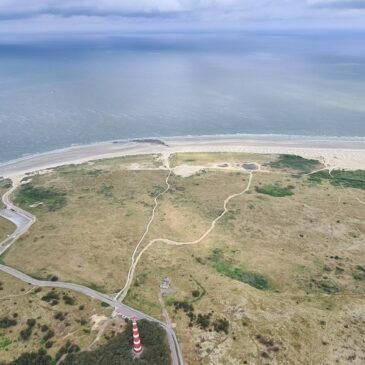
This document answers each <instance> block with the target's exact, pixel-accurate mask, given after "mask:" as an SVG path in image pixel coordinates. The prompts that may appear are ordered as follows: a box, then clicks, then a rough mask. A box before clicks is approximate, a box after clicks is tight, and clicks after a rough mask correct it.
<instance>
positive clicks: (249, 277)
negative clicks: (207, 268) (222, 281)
mask: <svg viewBox="0 0 365 365" xmlns="http://www.w3.org/2000/svg"><path fill="white" fill-rule="evenodd" d="M215 268H216V270H217V271H218V272H220V273H221V274H223V275H225V276H228V277H229V278H231V279H234V280H238V281H241V282H242V283H246V284H248V285H250V286H252V287H254V288H256V289H260V290H267V289H270V284H269V282H268V280H267V279H266V278H265V277H264V276H263V275H261V274H259V273H255V272H250V271H245V270H243V269H241V268H239V267H234V266H232V265H231V264H229V263H227V262H225V261H220V262H218V263H217V264H216V265H215Z"/></svg>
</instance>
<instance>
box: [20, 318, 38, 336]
mask: <svg viewBox="0 0 365 365" xmlns="http://www.w3.org/2000/svg"><path fill="white" fill-rule="evenodd" d="M35 324H36V320H35V319H28V320H27V327H26V328H25V329H23V330H21V331H20V338H21V339H22V340H23V341H26V340H28V339H29V337H30V336H31V335H32V332H33V327H34V326H35Z"/></svg>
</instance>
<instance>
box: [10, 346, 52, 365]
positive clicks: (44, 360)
mask: <svg viewBox="0 0 365 365" xmlns="http://www.w3.org/2000/svg"><path fill="white" fill-rule="evenodd" d="M51 364H52V358H51V356H49V355H48V354H47V352H46V351H45V350H44V349H40V350H39V351H38V352H24V353H23V354H22V355H21V356H20V357H18V358H17V359H16V360H14V361H11V362H9V363H8V364H7V365H51Z"/></svg>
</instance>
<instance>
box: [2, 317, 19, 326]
mask: <svg viewBox="0 0 365 365" xmlns="http://www.w3.org/2000/svg"><path fill="white" fill-rule="evenodd" d="M16 324H17V321H16V319H14V318H9V317H3V318H1V319H0V328H9V327H12V326H16Z"/></svg>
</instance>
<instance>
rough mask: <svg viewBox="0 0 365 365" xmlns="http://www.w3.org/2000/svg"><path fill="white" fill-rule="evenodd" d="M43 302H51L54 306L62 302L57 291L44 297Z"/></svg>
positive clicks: (50, 292)
mask: <svg viewBox="0 0 365 365" xmlns="http://www.w3.org/2000/svg"><path fill="white" fill-rule="evenodd" d="M42 300H43V301H45V302H51V304H52V305H56V304H58V301H59V300H60V295H59V294H58V293H57V292H55V291H49V292H48V293H47V294H46V295H43V297H42Z"/></svg>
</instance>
